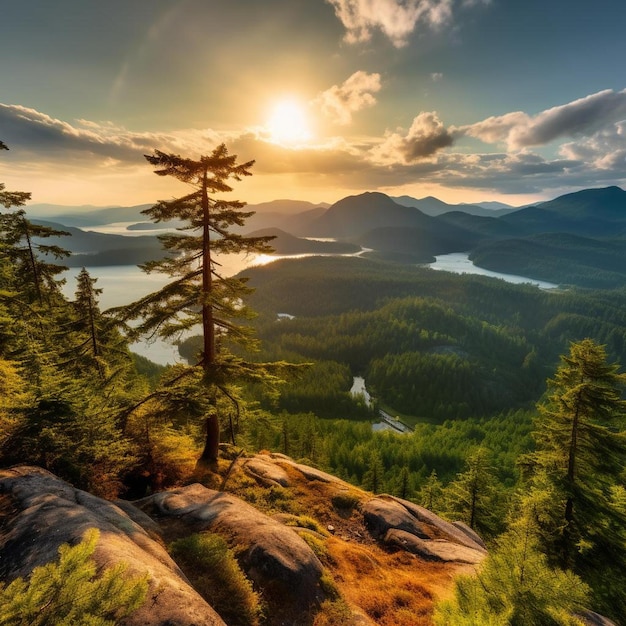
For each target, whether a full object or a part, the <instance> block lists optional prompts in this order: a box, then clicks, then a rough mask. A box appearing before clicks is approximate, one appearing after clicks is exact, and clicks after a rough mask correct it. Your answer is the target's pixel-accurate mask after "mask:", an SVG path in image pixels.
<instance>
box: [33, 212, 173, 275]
mask: <svg viewBox="0 0 626 626" xmlns="http://www.w3.org/2000/svg"><path fill="white" fill-rule="evenodd" d="M32 221H33V222H34V223H36V224H41V225H43V226H49V227H51V228H54V229H56V230H62V231H65V232H67V233H69V235H70V236H69V237H68V236H63V237H49V238H48V239H46V241H45V243H46V244H50V245H57V246H60V247H61V248H65V249H66V250H69V251H70V252H71V253H72V256H70V257H69V258H67V259H64V260H63V261H62V264H64V265H67V266H68V267H83V266H84V267H95V266H104V265H137V264H139V263H145V262H146V261H149V260H151V259H154V258H160V257H162V256H163V250H162V247H161V243H160V242H159V240H158V239H157V238H156V236H154V235H140V236H137V237H126V236H124V235H109V234H103V233H96V232H92V231H84V230H81V229H80V228H76V227H73V226H66V225H65V224H60V223H57V222H48V221H45V220H36V219H35V220H32Z"/></svg>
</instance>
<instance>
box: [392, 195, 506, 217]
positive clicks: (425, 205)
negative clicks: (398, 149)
mask: <svg viewBox="0 0 626 626" xmlns="http://www.w3.org/2000/svg"><path fill="white" fill-rule="evenodd" d="M393 200H394V201H395V202H397V203H398V204H401V205H403V206H408V207H414V208H416V209H419V210H420V211H421V212H422V213H425V214H426V215H431V216H433V217H435V216H439V215H444V214H446V213H450V212H451V211H460V212H462V213H467V214H468V215H479V216H482V217H500V216H502V215H506V214H507V213H511V212H513V211H515V210H516V209H515V208H513V207H511V206H508V205H506V204H503V203H502V202H481V203H478V204H468V203H465V202H463V203H460V204H448V203H447V202H443V200H439V198H434V197H433V196H427V197H426V198H420V199H418V198H412V197H411V196H397V197H394V198H393Z"/></svg>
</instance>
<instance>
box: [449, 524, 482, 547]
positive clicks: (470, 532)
mask: <svg viewBox="0 0 626 626" xmlns="http://www.w3.org/2000/svg"><path fill="white" fill-rule="evenodd" d="M452 525H453V526H455V527H456V528H458V529H459V530H460V531H462V532H464V533H465V534H466V535H467V536H468V537H469V538H470V539H471V540H472V541H473V542H474V543H477V544H478V545H479V546H481V547H482V548H484V549H485V550H486V549H487V546H486V545H485V542H484V541H483V540H482V537H481V536H480V535H479V534H478V533H477V532H476V531H475V530H474V529H473V528H470V527H469V526H468V525H467V524H466V523H465V522H459V521H458V520H457V521H454V522H452Z"/></svg>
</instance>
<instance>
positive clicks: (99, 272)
mask: <svg viewBox="0 0 626 626" xmlns="http://www.w3.org/2000/svg"><path fill="white" fill-rule="evenodd" d="M362 253H363V251H361V253H357V254H362ZM298 256H303V255H298ZM346 256H353V255H346ZM279 258H286V257H278V256H270V255H257V254H249V255H245V254H239V255H235V254H233V255H227V256H225V257H223V258H221V259H220V263H221V270H222V272H223V273H224V275H226V276H233V275H235V274H237V273H238V272H240V271H242V270H244V269H245V268H246V267H251V266H253V265H264V264H266V263H271V262H272V261H276V260H277V259H279ZM287 258H288V257H287ZM291 258H294V257H291ZM435 259H436V260H435V262H434V263H431V264H430V265H429V266H428V267H430V268H431V269H433V270H440V271H446V272H454V273H456V274H480V275H482V276H491V277H495V278H501V279H503V280H506V281H507V282H511V283H516V284H522V283H530V284H532V285H536V286H537V287H540V288H542V289H555V288H557V287H558V285H555V284H553V283H548V282H545V281H541V280H534V279H532V278H526V277H524V276H514V275H511V274H502V273H500V272H492V271H490V270H486V269H483V268H482V267H477V266H476V265H474V264H473V263H472V262H471V261H470V260H469V256H468V254H467V253H465V252H454V253H452V254H442V255H439V256H437V257H435ZM79 272H80V268H71V269H69V270H67V272H65V274H64V277H65V278H66V279H67V283H66V284H65V285H64V287H63V293H64V294H65V295H66V296H67V297H68V298H70V299H73V298H74V294H75V291H76V276H77V275H78V273H79ZM89 274H90V275H91V277H92V278H96V279H97V283H96V287H97V288H98V289H102V290H103V292H102V294H101V295H100V298H99V302H100V308H101V309H102V310H105V309H108V308H111V307H116V306H123V305H125V304H130V303H131V302H133V301H134V300H138V299H139V298H142V297H143V296H145V295H147V294H149V293H152V292H153V291H156V290H157V289H160V288H161V287H162V286H163V285H165V283H166V282H167V280H168V277H167V276H165V275H163V274H158V273H153V274H146V273H145V272H142V271H141V270H140V269H139V268H138V267H137V266H136V265H115V266H105V267H90V268H89ZM132 350H133V352H136V353H137V354H141V355H142V356H145V357H146V358H148V359H150V360H151V361H154V362H155V363H160V364H162V365H166V364H168V363H170V364H173V363H178V362H180V361H181V358H180V356H179V354H178V349H177V348H176V347H175V346H172V345H171V344H169V343H166V342H163V341H160V340H155V341H150V342H146V341H143V342H141V343H136V344H133V346H132Z"/></svg>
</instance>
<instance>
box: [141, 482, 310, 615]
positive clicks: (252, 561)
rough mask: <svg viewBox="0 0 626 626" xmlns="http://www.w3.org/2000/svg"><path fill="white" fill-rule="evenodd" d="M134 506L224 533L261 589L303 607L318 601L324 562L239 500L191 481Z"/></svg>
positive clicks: (289, 531) (284, 529)
mask: <svg viewBox="0 0 626 626" xmlns="http://www.w3.org/2000/svg"><path fill="white" fill-rule="evenodd" d="M137 504H138V505H140V506H141V508H142V509H143V510H144V511H146V512H147V513H148V514H153V515H165V516H175V517H176V518H177V519H178V520H179V522H182V523H184V524H187V525H188V527H189V529H190V531H195V532H199V531H202V530H208V531H211V532H216V533H219V534H221V535H223V536H225V537H228V538H229V539H230V541H231V542H232V544H234V545H236V546H237V548H238V551H240V561H241V563H242V565H243V567H244V569H245V571H246V573H247V574H248V576H249V577H250V578H251V579H252V580H253V581H254V582H255V583H257V584H258V585H259V586H260V587H261V588H262V589H263V591H264V593H270V594H273V593H278V592H280V593H281V594H283V595H284V601H285V602H286V603H290V604H291V605H293V606H295V607H297V608H300V609H302V610H305V609H306V608H307V607H308V606H309V605H310V604H311V603H312V602H314V601H316V600H319V599H321V597H322V593H321V591H320V589H319V580H320V577H321V575H322V564H321V563H320V561H319V559H318V558H317V557H316V556H315V554H314V553H313V551H312V550H311V548H310V547H309V546H308V544H307V543H306V542H305V541H304V540H303V539H302V538H301V537H300V536H299V535H298V533H296V532H295V531H294V530H293V529H291V528H288V527H286V526H284V525H283V524H281V523H280V522H279V521H277V520H275V519H272V518H270V517H269V516H267V515H264V514H263V513H261V512H259V511H258V510H257V509H255V508H254V507H252V506H250V505H249V504H247V503H246V502H244V501H243V500H240V499H239V498H237V497H235V496H233V495H231V494H228V493H223V492H218V491H213V490H212V489H207V488H206V487H203V486H202V485H199V484H194V485H189V486H187V487H182V488H180V489H174V490H172V491H168V492H162V493H157V494H154V495H152V496H150V497H148V498H144V499H143V500H141V501H140V502H138V503H137ZM268 590H269V591H268Z"/></svg>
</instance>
